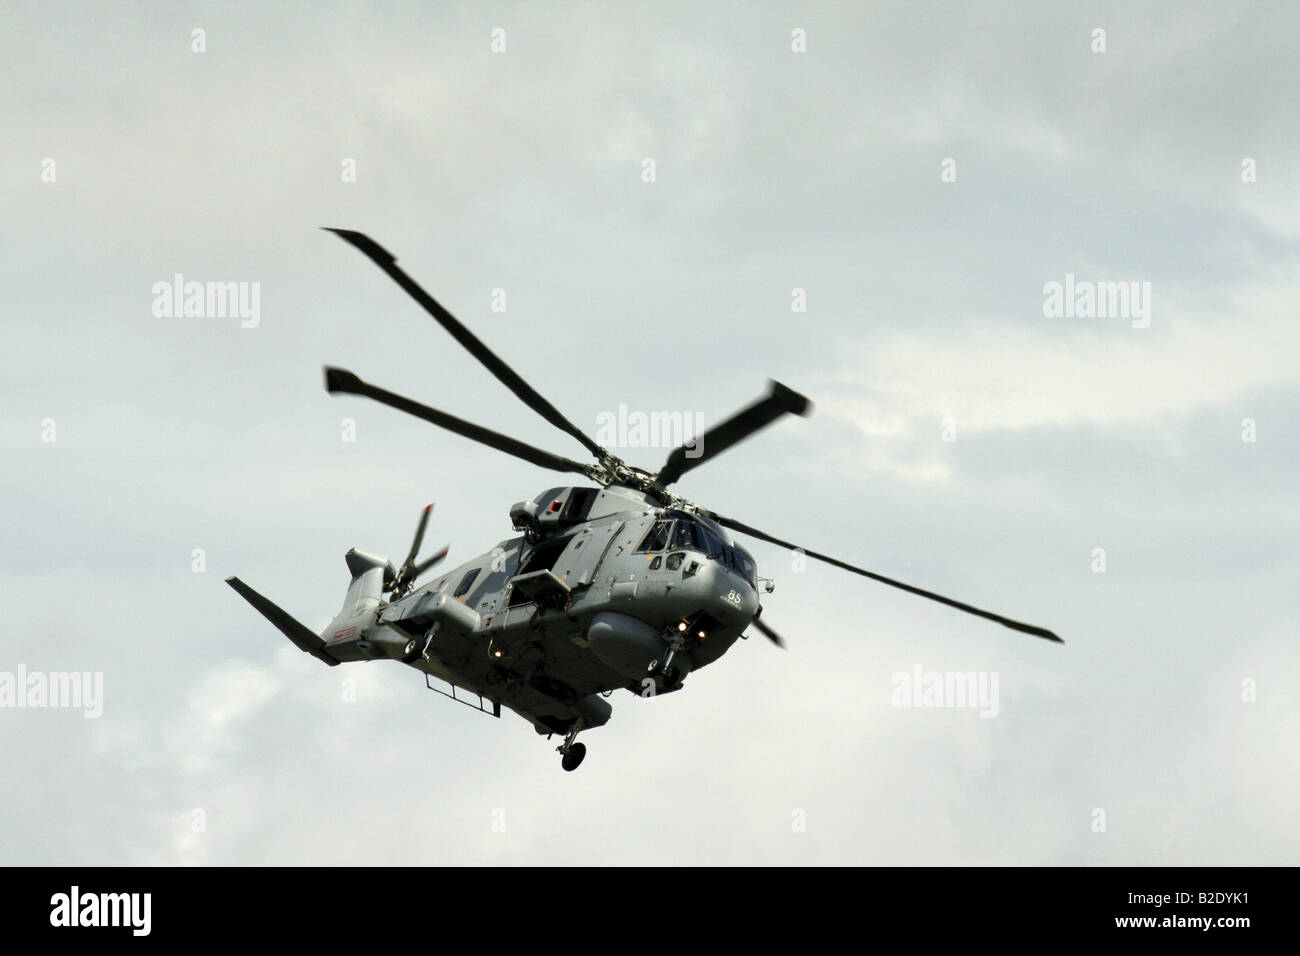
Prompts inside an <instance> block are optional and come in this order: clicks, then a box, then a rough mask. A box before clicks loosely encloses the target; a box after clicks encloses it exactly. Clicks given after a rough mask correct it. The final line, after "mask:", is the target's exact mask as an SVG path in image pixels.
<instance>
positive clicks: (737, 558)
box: [637, 511, 758, 587]
mask: <svg viewBox="0 0 1300 956" xmlns="http://www.w3.org/2000/svg"><path fill="white" fill-rule="evenodd" d="M672 515H673V517H674V518H675V519H676V520H675V521H673V522H671V524H672V528H671V530H670V529H668V528H666V527H665V525H667V524H668V523H669V522H666V521H659V522H656V524H655V526H654V528H652V529H651V532H650V533H649V534H648V535H647V536H646V540H645V541H643V542H642V544H641V547H640V548H638V549H637V550H640V551H657V550H661V549H663V548H664V544H663V541H664V537H665V536H667V538H668V544H667V550H669V551H698V552H700V553H702V554H703V555H704V556H705V557H707V558H712V559H713V560H715V561H720V562H722V564H724V565H725V566H726V567H728V568H730V569H731V570H732V571H735V572H736V573H737V574H739V575H740V576H741V577H743V578H744V579H745V580H746V581H747V582H748V583H749V586H750V587H757V579H756V575H757V571H758V569H757V567H756V566H755V564H754V559H753V558H751V557H750V556H749V555H748V554H747V553H746V552H745V551H744V549H742V548H739V547H733V546H732V545H729V544H727V543H726V542H725V541H723V540H722V538H720V537H718V535H717V533H716V532H714V531H713V529H711V528H709V527H708V526H707V525H705V524H704V522H702V521H699V520H697V519H696V518H695V517H694V516H693V515H689V514H686V513H685V512H681V511H678V512H672Z"/></svg>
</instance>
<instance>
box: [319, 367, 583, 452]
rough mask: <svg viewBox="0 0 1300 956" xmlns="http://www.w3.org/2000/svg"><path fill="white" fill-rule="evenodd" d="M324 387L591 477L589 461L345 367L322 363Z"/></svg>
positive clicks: (493, 446) (481, 441) (504, 450)
mask: <svg viewBox="0 0 1300 956" xmlns="http://www.w3.org/2000/svg"><path fill="white" fill-rule="evenodd" d="M325 391H327V392H329V393H330V394H331V395H333V394H335V393H336V392H343V393H344V394H348V395H364V396H365V397H366V398H372V399H374V400H375V401H377V402H380V403H381V404H384V405H388V406H390V407H392V408H396V409H398V410H399V411H403V412H406V413H407V414H408V415H414V416H415V417H416V418H423V419H424V420H425V421H426V422H432V423H433V424H435V425H437V426H438V427H439V428H445V429H447V430H448V431H452V432H455V433H456V434H457V435H463V436H465V437H466V438H472V439H473V440H474V441H476V442H479V443H480V444H483V445H487V446H488V447H489V448H495V449H496V450H497V451H503V452H505V453H506V454H507V455H514V456H515V457H516V458H522V459H523V460H524V461H527V462H530V463H532V464H534V465H538V466H539V467H542V468H550V469H551V470H553V471H573V472H577V473H578V474H580V475H587V476H588V477H593V475H592V474H591V472H592V471H593V470H594V469H593V468H592V467H591V466H590V465H583V464H580V463H579V462H576V461H573V460H572V459H570V458H564V457H562V456H560V455H552V454H551V453H550V452H549V451H543V450H542V449H540V448H534V447H533V446H532V445H527V444H525V443H523V442H521V441H518V440H516V439H514V438H510V437H509V436H508V435H502V434H501V433H500V432H494V431H492V430H491V429H490V428H484V427H482V426H481V425H475V424H473V423H472V422H467V421H465V420H464V419H463V418H457V417H456V416H454V415H448V414H447V413H446V412H440V411H438V410H437V409H436V408H430V407H429V406H428V405H421V404H420V403H419V402H413V401H411V400H410V399H409V398H403V397H402V396H401V395H397V394H394V393H393V392H388V391H385V390H384V389H382V388H376V387H375V386H374V385H371V384H370V383H368V382H363V381H362V380H361V379H359V378H358V377H357V376H356V375H354V374H353V373H351V372H349V371H347V370H346V369H341V368H331V367H329V366H326V368H325Z"/></svg>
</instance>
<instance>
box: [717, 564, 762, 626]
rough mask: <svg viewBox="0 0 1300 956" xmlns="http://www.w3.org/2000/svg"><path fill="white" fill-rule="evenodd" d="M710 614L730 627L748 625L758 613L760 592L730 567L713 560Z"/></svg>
mask: <svg viewBox="0 0 1300 956" xmlns="http://www.w3.org/2000/svg"><path fill="white" fill-rule="evenodd" d="M711 564H712V567H711V568H710V573H709V575H708V583H709V586H710V597H709V614H710V615H711V616H712V617H713V618H714V619H715V620H717V621H719V622H721V623H722V624H723V625H724V626H725V627H727V628H728V629H730V628H733V627H734V628H740V629H743V628H744V627H746V626H747V625H748V624H749V622H750V621H752V620H753V619H754V615H755V614H757V613H758V594H757V593H756V592H755V591H754V589H753V587H751V586H750V584H749V582H748V581H746V580H745V579H744V578H742V577H741V576H740V575H738V574H736V573H735V572H734V571H732V570H730V569H729V568H725V567H723V566H722V565H720V564H717V563H714V562H711Z"/></svg>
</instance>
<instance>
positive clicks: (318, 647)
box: [226, 578, 339, 667]
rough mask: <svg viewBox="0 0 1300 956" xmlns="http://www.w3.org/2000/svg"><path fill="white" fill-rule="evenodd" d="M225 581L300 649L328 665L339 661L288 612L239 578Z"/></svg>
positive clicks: (316, 636)
mask: <svg viewBox="0 0 1300 956" xmlns="http://www.w3.org/2000/svg"><path fill="white" fill-rule="evenodd" d="M226 583H227V584H229V585H230V586H231V587H232V588H234V589H235V592H236V593H237V594H238V595H239V596H240V597H242V598H243V599H244V600H245V601H247V602H248V603H249V604H251V605H253V609H254V610H255V611H257V613H258V614H260V615H262V617H264V618H266V619H267V620H268V621H270V622H271V623H272V624H274V625H275V626H276V627H277V628H279V630H280V633H281V634H283V635H284V636H285V637H287V638H288V639H289V640H291V641H293V643H294V644H296V645H297V646H298V648H299V649H300V650H303V651H306V652H307V653H308V654H310V655H311V656H312V657H314V658H316V659H317V660H319V661H323V662H324V663H326V664H328V665H329V666H330V667H333V666H334V665H336V664H337V663H339V662H338V661H336V660H335V659H334V658H332V657H330V656H329V655H328V654H326V653H325V642H324V641H323V640H321V638H320V636H319V635H317V634H314V633H312V631H311V630H310V629H309V628H308V627H307V626H306V625H305V624H303V623H302V622H301V621H298V620H296V619H295V618H293V617H292V616H290V614H289V612H287V611H285V610H284V609H283V608H281V607H279V606H278V605H276V604H273V603H272V602H270V601H268V600H267V599H266V598H264V597H262V595H260V594H258V593H257V592H256V591H254V590H253V589H252V588H250V587H249V586H248V585H247V584H245V583H244V582H243V581H241V580H239V578H226Z"/></svg>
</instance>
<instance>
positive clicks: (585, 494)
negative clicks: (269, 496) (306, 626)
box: [322, 486, 759, 734]
mask: <svg viewBox="0 0 1300 956" xmlns="http://www.w3.org/2000/svg"><path fill="white" fill-rule="evenodd" d="M511 517H512V518H513V519H514V521H515V523H516V528H517V530H520V531H522V532H523V533H522V534H520V535H519V536H518V537H514V538H510V539H507V540H505V541H501V542H500V543H498V544H497V546H496V547H495V548H493V549H492V550H491V551H489V552H486V553H484V554H481V555H479V556H478V557H476V558H474V559H473V560H470V561H467V562H465V563H463V564H461V565H460V566H458V567H456V568H454V569H452V570H449V571H446V572H445V573H443V574H442V575H441V576H440V577H438V578H437V579H436V580H434V581H432V582H430V583H429V584H427V585H424V586H422V587H420V588H418V589H416V590H414V591H413V592H412V593H410V594H408V595H405V596H403V597H401V598H400V599H398V600H395V601H393V602H391V603H388V604H385V603H383V602H382V601H381V600H379V592H378V588H377V586H376V587H372V588H370V589H368V590H369V592H372V593H358V594H354V590H353V589H350V590H349V596H348V602H345V605H344V608H343V611H342V612H341V613H340V615H339V616H338V617H337V618H336V619H335V620H334V622H333V623H332V624H331V625H330V627H329V629H328V630H327V631H326V633H325V634H323V635H322V637H323V639H324V640H325V642H326V644H325V648H324V652H325V653H326V654H327V655H328V656H330V657H332V658H335V659H336V660H339V661H353V660H376V659H393V660H400V661H403V662H404V663H407V664H409V665H410V666H412V667H414V668H416V669H417V670H420V671H422V672H424V673H425V674H427V675H429V676H430V677H434V678H438V679H440V680H442V681H445V682H447V683H449V684H452V685H455V686H456V687H459V688H463V689H464V690H466V691H469V692H472V693H474V694H477V695H480V697H481V698H484V699H486V700H488V701H491V702H493V703H494V704H500V705H504V706H505V707H508V708H510V709H511V710H514V711H516V712H517V713H519V714H520V715H521V716H523V717H524V718H525V719H527V720H529V721H530V722H531V723H532V724H533V725H534V727H535V728H536V729H537V730H538V732H540V733H548V734H549V733H568V732H569V731H570V730H572V729H573V727H574V725H575V724H576V723H578V722H579V721H580V722H581V726H582V727H595V726H600V725H601V724H603V723H605V722H606V721H607V720H608V719H609V716H610V713H611V708H610V706H609V704H607V703H606V702H605V700H604V699H603V696H608V695H609V694H610V693H611V692H612V691H613V690H616V689H618V688H624V689H627V690H629V691H631V692H633V693H635V694H637V695H638V696H643V697H649V696H653V695H656V694H661V693H667V692H671V691H673V690H677V689H678V688H680V687H681V684H682V681H683V680H684V679H685V677H686V676H687V674H689V673H691V672H692V671H694V670H698V669H699V668H701V667H705V666H707V665H708V664H711V663H713V662H714V661H716V660H717V659H718V658H720V657H721V656H722V655H723V654H724V653H726V651H727V650H728V649H729V648H730V647H731V646H732V644H734V643H735V641H736V639H737V638H739V637H740V636H741V635H742V634H743V633H744V631H745V629H746V627H748V625H749V624H750V622H751V621H752V620H753V619H754V617H755V616H756V614H757V613H758V612H759V603H758V592H757V585H758V581H757V578H756V572H755V566H754V562H753V559H752V558H751V557H750V556H749V554H748V552H746V551H745V550H744V549H743V548H741V547H740V546H739V545H737V544H736V543H735V542H734V541H732V540H731V538H730V536H729V535H728V534H727V532H726V531H725V530H724V529H723V528H721V527H720V526H718V525H716V524H714V523H713V522H712V521H709V520H708V519H707V518H704V517H702V516H700V515H698V514H692V513H689V512H686V511H681V510H676V509H674V508H671V507H661V506H659V505H657V504H655V503H653V502H652V501H649V500H647V498H646V496H645V495H644V494H643V493H641V492H639V491H636V490H633V489H629V488H622V487H618V486H611V487H607V488H604V489H593V488H555V489H551V490H549V491H547V492H544V493H543V494H542V495H539V496H538V497H537V498H536V499H534V500H533V501H532V502H521V503H520V504H518V505H516V506H515V507H514V508H512V509H511ZM384 566H385V562H384V561H383V559H378V558H372V557H371V556H369V555H364V554H362V553H361V552H350V556H349V567H350V568H352V570H353V571H354V585H355V584H356V582H357V581H358V580H359V579H361V578H363V577H364V575H366V574H371V575H373V576H374V578H375V580H376V582H378V580H379V573H378V572H380V571H382V569H383V568H384ZM358 570H360V574H357V573H356V572H357V571H358ZM362 590H366V589H364V588H363V589H362Z"/></svg>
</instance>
